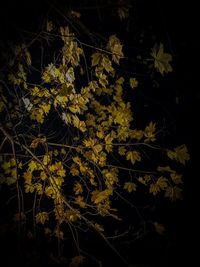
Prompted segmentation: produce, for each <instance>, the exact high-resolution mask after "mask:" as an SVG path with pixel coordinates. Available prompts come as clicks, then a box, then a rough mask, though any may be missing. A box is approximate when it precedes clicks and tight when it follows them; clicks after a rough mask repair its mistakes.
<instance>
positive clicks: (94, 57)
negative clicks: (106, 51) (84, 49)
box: [91, 52, 102, 67]
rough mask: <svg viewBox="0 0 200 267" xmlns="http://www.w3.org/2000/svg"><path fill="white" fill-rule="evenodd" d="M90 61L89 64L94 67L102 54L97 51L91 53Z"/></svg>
mask: <svg viewBox="0 0 200 267" xmlns="http://www.w3.org/2000/svg"><path fill="white" fill-rule="evenodd" d="M91 57H92V63H91V66H92V67H95V66H96V65H98V64H99V63H100V61H101V58H102V54H101V53H99V52H97V53H94V54H92V56H91Z"/></svg>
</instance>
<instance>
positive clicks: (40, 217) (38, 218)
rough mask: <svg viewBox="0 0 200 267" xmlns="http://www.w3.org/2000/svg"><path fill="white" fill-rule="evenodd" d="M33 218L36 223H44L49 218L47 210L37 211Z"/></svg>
mask: <svg viewBox="0 0 200 267" xmlns="http://www.w3.org/2000/svg"><path fill="white" fill-rule="evenodd" d="M35 218H36V223H41V224H44V223H45V222H46V221H48V220H49V215H48V213H47V212H39V213H38V214H36V216H35Z"/></svg>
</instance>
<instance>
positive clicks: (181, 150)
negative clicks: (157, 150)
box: [167, 144, 190, 165]
mask: <svg viewBox="0 0 200 267" xmlns="http://www.w3.org/2000/svg"><path fill="white" fill-rule="evenodd" d="M167 156H168V157H169V158H170V159H172V160H176V161H178V162H180V163H181V164H183V165H185V162H186V161H188V160H189V159H190V155H189V154H188V150H187V147H186V145H185V144H183V145H181V146H178V147H176V148H175V149H174V151H172V150H168V151H167Z"/></svg>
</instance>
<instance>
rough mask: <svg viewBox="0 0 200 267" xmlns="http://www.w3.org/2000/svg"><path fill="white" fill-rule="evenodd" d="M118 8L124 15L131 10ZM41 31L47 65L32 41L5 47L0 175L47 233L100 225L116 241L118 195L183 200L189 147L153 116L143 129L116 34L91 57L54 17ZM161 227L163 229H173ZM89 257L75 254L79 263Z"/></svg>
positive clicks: (164, 66) (157, 58) (165, 57)
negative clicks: (111, 223)
mask: <svg viewBox="0 0 200 267" xmlns="http://www.w3.org/2000/svg"><path fill="white" fill-rule="evenodd" d="M118 13H119V16H120V18H121V19H123V18H125V17H126V16H127V14H128V9H124V8H119V9H118ZM42 38H44V39H45V38H51V42H54V43H56V44H57V45H56V49H55V51H53V53H52V51H51V52H49V55H48V57H47V59H46V58H45V59H43V60H42V62H47V64H45V65H42V68H41V69H37V66H36V65H37V64H36V63H35V62H36V61H35V58H34V56H33V58H32V57H31V52H30V51H31V47H30V44H25V43H23V44H20V45H17V46H11V47H10V48H9V49H10V50H9V53H7V54H6V56H7V62H9V63H8V64H7V66H6V68H5V69H4V72H3V73H2V74H1V75H2V76H3V79H4V82H1V85H0V91H1V101H0V112H1V116H2V118H4V120H3V121H2V122H1V125H0V129H1V134H2V143H1V150H2V155H1V158H0V168H1V174H0V175H1V177H0V182H1V184H6V185H8V186H12V187H14V186H16V190H17V195H18V200H20V199H24V201H25V202H26V199H32V204H31V205H30V207H28V209H29V208H31V209H32V211H33V215H34V221H35V223H36V224H38V225H39V226H41V227H42V225H43V226H44V231H45V233H46V234H48V235H52V236H56V237H57V238H58V239H64V238H66V233H65V231H64V230H62V229H63V228H64V225H73V226H74V227H75V228H76V229H84V228H85V227H88V228H92V229H94V230H95V231H97V232H98V233H99V234H100V235H101V236H102V237H103V238H104V239H105V240H107V239H106V224H105V225H104V220H103V219H106V218H107V217H110V218H111V219H112V220H118V221H119V220H121V219H123V218H122V216H121V210H120V207H118V206H116V200H117V199H118V198H119V197H121V199H124V198H126V197H127V198H128V197H129V195H130V194H135V193H137V192H140V190H141V194H142V193H143V192H144V191H145V194H147V193H148V194H149V195H150V196H152V197H157V196H160V195H163V196H164V197H166V198H169V199H170V200H172V201H175V200H177V199H180V198H181V191H182V189H181V185H182V175H181V174H180V173H179V167H178V170H176V166H177V165H178V164H183V165H185V162H186V161H188V160H189V154H188V151H187V148H186V146H185V145H184V144H183V145H181V146H178V147H176V148H174V150H173V149H172V150H171V149H168V148H163V147H161V146H159V142H158V141H159V138H158V131H159V129H158V128H157V124H156V123H155V122H153V121H150V122H147V123H146V125H145V127H144V128H142V129H137V128H135V124H134V120H135V118H134V115H133V107H132V104H133V103H132V102H130V101H127V100H126V98H125V91H127V90H130V92H133V90H132V89H134V90H139V83H138V81H137V79H136V78H135V77H125V76H122V75H121V73H120V71H118V66H119V65H120V63H121V61H123V58H124V52H123V45H122V44H121V41H120V40H119V38H118V37H117V36H116V35H111V36H110V37H109V38H108V40H107V43H104V44H103V45H104V49H98V48H96V47H92V48H91V50H90V51H89V53H90V55H88V51H86V49H85V48H84V45H83V44H82V42H81V40H79V39H78V38H77V37H76V35H75V33H73V32H72V29H71V28H70V26H69V25H67V26H63V27H59V28H58V27H56V25H54V24H53V23H52V22H51V21H48V22H47V29H46V32H45V34H44V35H43V36H42V37H40V41H41V42H42ZM52 49H53V46H52ZM53 54H54V57H53ZM9 55H11V56H9ZM50 56H52V57H50ZM151 56H152V57H153V58H154V66H155V68H156V69H157V71H159V72H160V73H161V74H162V75H164V73H168V72H170V71H172V68H171V66H170V64H169V62H170V61H171V59H172V57H171V55H170V54H168V53H164V49H163V44H160V46H159V47H158V46H155V47H154V48H153V49H152V52H151ZM86 58H87V60H86ZM41 64H43V63H41ZM38 73H39V75H40V76H39V78H34V77H38ZM36 74H37V75H36ZM34 79H35V80H34ZM33 80H34V82H33ZM133 93H134V92H133ZM151 151H153V152H151ZM148 153H149V155H150V156H151V155H152V154H151V153H158V155H159V157H160V158H161V162H157V166H156V167H155V168H154V169H153V165H152V169H151V170H149V169H147V168H146V165H145V163H144V164H143V162H145V161H146V154H148ZM163 162H164V163H163ZM176 164H177V165H176ZM127 192H128V194H127ZM28 209H27V210H26V209H24V205H23V204H22V203H21V201H20V202H19V206H18V214H25V215H26V216H25V218H26V219H27V220H31V216H29V212H28ZM18 217H19V218H20V217H23V216H21V215H20V216H18ZM23 218H24V217H23ZM154 226H155V229H156V231H157V232H158V233H160V234H163V233H164V230H165V229H164V226H162V225H161V224H158V223H157V222H155V223H154ZM47 229H48V231H47ZM107 242H108V241H107ZM82 261H83V257H82V256H81V255H79V256H76V257H74V258H72V260H71V263H70V266H78V265H79V264H80V263H81V262H82Z"/></svg>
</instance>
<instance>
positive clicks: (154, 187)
mask: <svg viewBox="0 0 200 267" xmlns="http://www.w3.org/2000/svg"><path fill="white" fill-rule="evenodd" d="M159 192H160V186H159V185H158V184H157V183H152V184H150V187H149V193H152V194H153V195H154V196H155V195H157V194H158V193H159Z"/></svg>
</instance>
